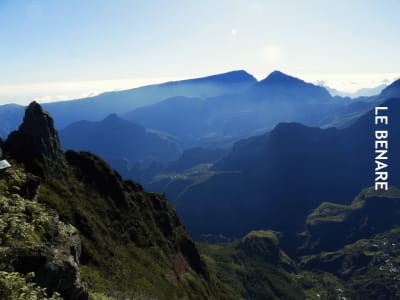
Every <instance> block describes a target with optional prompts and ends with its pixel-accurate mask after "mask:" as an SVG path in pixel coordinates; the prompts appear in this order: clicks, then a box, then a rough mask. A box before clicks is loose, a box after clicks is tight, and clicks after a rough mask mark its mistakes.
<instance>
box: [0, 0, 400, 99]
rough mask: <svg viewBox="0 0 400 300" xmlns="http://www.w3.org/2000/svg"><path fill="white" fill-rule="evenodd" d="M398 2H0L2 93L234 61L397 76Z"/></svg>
mask: <svg viewBox="0 0 400 300" xmlns="http://www.w3.org/2000/svg"><path fill="white" fill-rule="evenodd" d="M399 12H400V1H398V0H382V1H375V0H374V1H373V0H363V1H361V0H353V1H345V0H335V1H317V0H304V1H300V0H299V1H288V0H286V1H285V0H283V1H277V0H276V1H272V0H230V1H228V0H226V1H225V0H203V1H191V0H188V1H183V0H180V1H178V0H176V1H175V0H170V1H161V0H148V1H133V0H132V1H128V0H125V1H124V0H113V1H106V0H104V1H103V0H57V1H54V0H36V1H33V0H25V1H22V0H0V45H1V46H0V70H1V72H0V103H6V102H18V103H27V102H29V101H31V100H32V99H33V98H37V99H39V100H42V101H50V100H57V99H65V98H74V97H79V96H80V95H82V96H83V95H85V94H94V93H97V92H100V91H103V90H113V89H121V88H128V87H132V86H138V85H141V84H146V83H151V82H160V81H164V80H174V79H183V78H189V77H197V76H203V75H208V74H214V73H221V72H225V71H230V70H235V69H245V70H247V71H248V72H250V73H252V74H253V75H255V76H256V77H257V78H259V79H261V78H263V77H265V76H266V75H267V74H268V73H269V72H271V71H273V70H275V69H279V70H282V71H284V72H286V73H289V74H292V75H296V76H299V77H302V78H305V79H307V80H309V81H317V80H318V79H321V80H325V81H326V82H327V83H328V84H329V85H332V86H334V87H336V88H339V89H344V90H346V89H347V90H355V89H356V88H358V87H362V86H373V85H379V83H380V82H381V81H382V80H384V79H385V78H386V79H389V80H393V79H394V78H395V77H398V75H399V74H400V73H399V66H400V56H399V55H398V53H400V38H399V32H400V18H398V13H399ZM367 78H368V79H367Z"/></svg>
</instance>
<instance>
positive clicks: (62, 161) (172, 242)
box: [2, 103, 235, 299]
mask: <svg viewBox="0 0 400 300" xmlns="http://www.w3.org/2000/svg"><path fill="white" fill-rule="evenodd" d="M29 128H31V131H30V130H29ZM5 148H6V149H5V150H6V155H7V157H8V158H9V159H11V160H13V165H16V166H15V167H14V168H17V166H18V165H23V166H24V167H25V168H26V169H27V170H28V171H29V172H32V173H34V174H35V175H36V176H39V177H36V176H34V178H35V180H34V181H30V182H29V183H27V184H23V185H21V187H20V188H19V189H17V188H15V187H14V185H15V184H13V183H12V182H9V183H6V186H8V187H10V188H12V189H14V190H16V191H18V190H19V193H21V194H22V195H25V196H24V197H28V196H29V195H31V196H32V195H34V199H37V202H38V205H39V206H40V207H42V208H43V209H45V210H48V207H50V208H52V209H55V210H56V211H57V212H58V214H59V215H60V220H61V221H62V222H64V223H66V224H72V225H73V226H75V228H77V230H78V232H79V236H80V238H81V240H82V247H81V255H80V263H81V265H80V270H81V273H82V280H83V281H84V282H86V283H87V284H88V287H89V290H90V291H91V293H92V294H93V295H92V296H93V297H98V295H99V293H100V294H105V295H108V296H110V297H112V299H114V298H115V299H121V298H128V297H137V296H140V295H148V296H153V297H155V298H156V299H182V298H189V297H190V299H232V298H235V296H234V295H233V294H232V293H231V292H230V290H228V289H227V288H225V287H224V286H223V285H222V284H221V283H220V282H219V281H218V280H217V279H216V278H215V277H214V275H213V274H212V273H210V272H209V270H208V268H207V265H206V264H205V263H204V261H203V260H202V259H201V257H200V255H199V253H198V251H197V249H196V246H195V245H194V243H193V242H192V240H191V239H190V237H189V236H188V235H187V233H186V231H185V229H184V227H183V225H182V224H181V223H180V221H179V219H178V217H177V215H176V213H175V211H174V209H173V208H172V206H171V205H170V204H169V203H168V201H167V200H166V199H165V198H164V197H163V196H162V195H160V194H155V193H146V192H145V191H143V189H142V188H141V186H140V185H138V184H136V183H133V182H132V181H123V180H122V179H121V177H120V176H119V175H118V174H117V173H116V172H115V171H113V170H111V169H110V168H109V167H108V165H107V164H106V163H105V162H104V161H103V160H101V159H99V158H98V157H96V156H94V155H92V154H90V153H87V152H73V151H68V152H67V153H66V154H65V155H64V154H63V153H62V152H61V149H60V146H59V142H58V138H57V134H56V131H55V130H54V127H53V122H52V119H51V117H50V116H49V115H48V114H47V113H45V112H44V111H43V110H42V109H41V107H40V106H39V105H38V104H36V103H32V104H30V105H29V107H28V108H27V110H26V114H25V117H24V122H23V124H22V125H21V126H20V129H19V130H18V131H16V132H13V133H12V134H11V135H10V137H9V139H8V140H7V141H6V143H5ZM39 150H40V151H39ZM24 153H25V155H23V154H24ZM14 159H15V161H14ZM32 162H34V163H33V164H32ZM50 162H51V163H50ZM56 166H57V168H58V170H57V171H56V169H55V167H56ZM18 168H19V167H18ZM22 172H25V171H22ZM24 174H27V175H26V176H33V175H29V173H24ZM29 197H30V196H29ZM2 203H4V200H2ZM25 205H28V204H25ZM49 211H51V210H49ZM2 217H4V215H2ZM31 220H32V221H33V222H36V217H35V216H31ZM32 221H30V222H32ZM46 228H47V227H46ZM46 228H44V229H43V231H42V234H44V235H45V236H47V235H48V234H50V233H48V231H47V229H46ZM71 228H72V227H71ZM69 236H71V234H70V235H69ZM60 242H61V244H62V245H63V246H65V247H67V245H68V244H66V243H64V242H63V241H62V240H61V241H60ZM68 249H70V248H68ZM71 251H73V249H72V248H71ZM79 252H80V251H75V252H74V253H76V255H77V256H79V254H78V253H79ZM35 266H36V268H35ZM35 266H32V267H31V266H30V265H26V269H24V270H23V272H22V271H21V272H22V273H24V274H25V273H28V272H35V273H37V272H38V271H37V265H35ZM75 267H76V264H75ZM16 270H17V271H18V269H16ZM56 271H57V270H56ZM57 272H59V273H60V274H64V273H63V271H62V270H59V271H57ZM66 272H68V273H67V274H69V273H70V272H69V271H68V270H66ZM40 274H41V273H40V272H39V273H37V274H36V275H37V277H35V278H36V279H35V280H36V282H37V283H38V284H39V285H42V286H44V287H47V286H46V285H45V284H43V282H42V281H40ZM67 274H66V275H67ZM43 276H44V277H45V279H46V280H48V281H51V280H52V278H51V274H50V273H45V274H44V275H43ZM56 283H57V282H56ZM56 283H55V284H56ZM67 283H69V284H73V282H71V281H70V279H68V280H67ZM64 284H66V283H64ZM56 286H57V287H56V288H55V290H56V291H59V292H62V290H61V289H62V288H63V285H62V284H61V286H60V284H56ZM71 299H78V298H76V297H75V298H74V297H72V298H71Z"/></svg>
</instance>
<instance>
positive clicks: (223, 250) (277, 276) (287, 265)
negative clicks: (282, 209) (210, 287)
mask: <svg viewBox="0 0 400 300" xmlns="http://www.w3.org/2000/svg"><path fill="white" fill-rule="evenodd" d="M200 249H201V251H202V252H203V253H204V254H205V255H206V258H207V259H208V260H209V262H210V265H211V266H213V267H214V269H215V271H216V273H217V274H218V275H219V277H220V278H221V280H222V281H223V282H225V283H226V284H229V285H230V286H232V287H233V288H234V289H235V290H237V291H238V292H239V293H240V295H241V296H242V298H243V299H259V300H261V299H274V300H275V299H276V300H278V299H305V295H304V293H303V290H302V289H301V286H300V284H298V282H297V281H296V279H295V276H294V274H295V273H296V267H295V265H294V263H293V261H292V260H291V259H290V258H289V257H288V256H287V255H286V254H285V253H284V252H283V251H282V250H281V249H280V247H279V240H278V238H277V236H276V234H275V233H274V232H271V231H252V232H250V233H249V234H247V235H246V236H245V237H243V238H241V239H240V240H237V241H234V242H230V243H220V244H205V243H204V244H200Z"/></svg>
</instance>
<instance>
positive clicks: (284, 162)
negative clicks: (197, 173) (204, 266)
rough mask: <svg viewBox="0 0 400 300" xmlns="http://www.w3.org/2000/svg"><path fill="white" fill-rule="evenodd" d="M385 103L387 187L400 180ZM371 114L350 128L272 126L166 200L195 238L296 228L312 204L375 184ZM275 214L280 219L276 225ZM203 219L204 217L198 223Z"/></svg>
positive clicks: (394, 113) (395, 118) (346, 197)
mask: <svg viewBox="0 0 400 300" xmlns="http://www.w3.org/2000/svg"><path fill="white" fill-rule="evenodd" d="M385 105H387V106H388V107H389V110H388V115H389V119H390V121H389V125H388V130H389V132H390V142H389V143H390V153H391V154H390V155H389V159H388V164H389V168H388V169H389V173H390V180H389V182H390V184H393V185H400V173H399V172H397V170H398V169H399V168H400V165H399V161H398V160H397V159H396V154H397V153H399V152H400V139H399V137H400V133H399V128H400V116H399V112H400V101H399V100H398V99H392V100H388V101H386V102H385ZM377 128H380V129H383V127H376V126H375V125H374V111H371V112H369V113H368V114H366V115H365V116H363V117H362V118H360V119H359V120H358V121H357V122H356V123H355V124H354V125H352V126H351V127H349V128H346V129H342V130H338V129H335V128H330V129H319V128H310V127H306V126H304V125H300V124H296V123H286V124H280V125H278V126H277V127H276V128H275V129H274V130H273V131H272V132H271V133H269V134H265V135H263V136H259V137H255V138H250V139H248V140H244V141H241V142H239V143H237V144H235V146H234V148H233V150H232V152H231V153H230V154H229V155H228V156H227V157H226V158H225V159H223V160H221V161H219V162H218V163H217V164H216V165H215V167H214V169H213V171H214V174H213V176H211V177H210V178H208V179H207V180H205V181H202V182H200V183H198V184H194V185H191V186H184V187H183V189H182V190H181V192H180V193H179V192H178V193H176V194H178V195H179V196H178V197H177V199H173V201H174V202H175V203H176V206H177V210H178V212H179V215H180V217H181V218H182V220H183V222H184V223H185V224H186V225H187V227H188V229H189V231H190V232H191V233H193V234H194V235H195V236H196V237H199V236H200V235H201V234H205V233H214V234H219V233H222V234H225V235H230V236H240V235H243V234H245V233H246V232H248V231H250V230H251V229H253V228H272V229H274V230H279V231H284V232H296V231H298V230H301V228H302V226H303V224H304V221H305V218H306V216H307V215H308V213H309V212H310V211H311V209H313V208H315V207H317V206H318V205H319V204H320V203H322V202H324V201H341V203H344V204H347V203H349V202H350V200H351V199H353V198H354V197H355V196H356V195H357V193H358V191H359V190H361V189H362V188H364V187H365V186H370V185H371V184H373V182H374V176H375V174H374V170H375V164H374V157H375V153H374V139H375V138H374V130H375V129H377ZM282 216H285V217H284V218H285V221H284V222H282ZM205 218H207V220H208V222H206V223H205V222H203V220H204V219H205Z"/></svg>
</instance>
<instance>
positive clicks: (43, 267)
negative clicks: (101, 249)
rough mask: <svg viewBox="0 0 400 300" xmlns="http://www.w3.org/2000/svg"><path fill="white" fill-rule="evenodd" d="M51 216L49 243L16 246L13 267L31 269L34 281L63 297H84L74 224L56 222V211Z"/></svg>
mask: <svg viewBox="0 0 400 300" xmlns="http://www.w3.org/2000/svg"><path fill="white" fill-rule="evenodd" d="M53 217H54V221H55V222H56V223H55V224H54V225H55V229H54V232H52V233H50V234H51V235H52V236H51V237H49V240H50V241H51V244H42V245H37V246H31V247H26V248H21V249H15V251H14V252H13V253H12V257H13V258H12V261H13V263H12V264H13V267H14V270H15V271H17V272H20V273H22V274H26V273H28V272H32V271H33V272H34V273H35V275H36V276H35V281H36V282H37V283H38V284H39V285H40V286H43V287H46V289H47V292H48V293H49V294H53V293H54V292H55V291H57V292H59V293H60V294H61V296H62V297H63V299H68V300H87V299H89V298H88V292H87V289H86V287H85V286H84V285H83V284H82V282H81V280H80V271H79V256H80V254H81V240H80V238H79V235H78V232H77V230H76V229H75V228H74V227H73V226H71V225H65V224H63V223H61V222H58V215H57V214H56V213H55V215H54V216H53ZM57 223H58V224H57Z"/></svg>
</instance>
